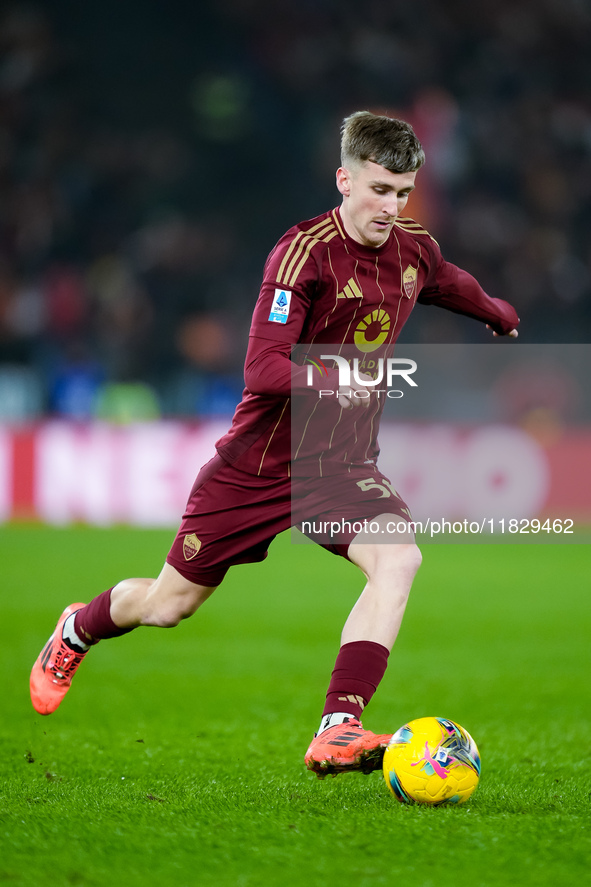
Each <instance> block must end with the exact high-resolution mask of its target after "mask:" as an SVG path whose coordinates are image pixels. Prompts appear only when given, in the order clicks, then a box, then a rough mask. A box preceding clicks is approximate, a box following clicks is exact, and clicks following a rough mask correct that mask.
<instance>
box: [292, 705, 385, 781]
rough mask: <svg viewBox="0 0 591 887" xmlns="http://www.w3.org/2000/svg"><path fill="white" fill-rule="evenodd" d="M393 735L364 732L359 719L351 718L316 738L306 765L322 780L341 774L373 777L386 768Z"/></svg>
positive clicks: (306, 759)
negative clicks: (358, 773) (358, 774)
mask: <svg viewBox="0 0 591 887" xmlns="http://www.w3.org/2000/svg"><path fill="white" fill-rule="evenodd" d="M391 739H392V734H376V733H372V732H371V731H370V730H364V729H363V725H362V723H361V721H358V720H357V718H348V719H347V720H345V721H343V723H342V724H335V725H334V727H329V728H328V730H323V731H322V733H319V734H318V735H317V736H315V737H314V739H313V740H312V742H311V744H310V748H309V749H308V751H307V752H306V757H305V758H304V761H305V763H306V767H307V768H308V770H313V771H314V773H316V775H317V776H318V778H319V779H324V777H325V776H329V775H330V776H337V774H339V773H349V772H354V771H359V772H361V773H371V772H372V771H373V770H379V769H380V768H381V766H382V758H383V757H384V751H385V749H386V746H387V745H388V743H389V742H390V740H391Z"/></svg>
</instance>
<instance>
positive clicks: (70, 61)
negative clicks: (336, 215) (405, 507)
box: [0, 0, 591, 421]
mask: <svg viewBox="0 0 591 887" xmlns="http://www.w3.org/2000/svg"><path fill="white" fill-rule="evenodd" d="M589 45H591V6H590V4H589V3H588V2H587V0H483V2H481V3H477V4H475V3H473V2H469V0H447V2H446V3H445V4H441V3H438V2H437V0H415V2H412V3H406V4H404V5H403V4H401V3H392V2H390V0H366V2H364V3H363V4H361V3H358V2H350V0H313V2H312V0H300V2H299V3H297V4H294V3H277V2H271V0H215V2H214V0H202V2H201V3H197V4H183V3H180V2H178V0H169V2H164V0H162V2H160V0H152V2H148V3H145V2H139V0H125V2H124V3H121V2H117V3H116V2H114V0H102V2H101V3H98V2H96V0H87V2H85V3H83V4H81V3H79V2H74V0H53V2H45V3H41V2H40V3H31V4H29V3H26V2H13V3H12V4H9V5H8V6H5V7H4V12H3V13H2V14H1V20H0V50H1V56H0V195H1V196H0V420H12V421H19V420H23V419H28V418H35V417H37V416H41V415H47V414H50V415H58V416H69V417H73V418H77V419H86V418H90V417H96V416H98V417H104V418H114V419H121V420H125V419H129V418H150V417H155V416H159V415H164V416H170V415H182V416H216V415H225V414H227V413H229V412H231V411H232V409H233V406H234V404H235V402H236V401H237V400H238V399H239V396H240V391H241V388H242V359H243V354H244V347H245V342H246V336H247V332H248V323H249V318H250V314H251V310H252V306H253V304H254V300H255V299H256V295H257V290H258V282H259V278H260V274H261V271H262V266H263V263H264V260H265V257H266V254H267V253H268V251H269V250H270V249H271V247H272V245H273V244H274V242H275V241H276V240H277V238H278V237H279V236H280V235H281V234H282V233H283V231H284V230H285V229H286V228H287V227H289V226H290V225H292V224H293V223H295V222H296V221H298V220H299V219H301V218H309V217H312V216H314V215H315V214H317V213H319V212H322V211H324V210H325V209H328V208H329V207H331V206H333V205H335V204H336V203H337V202H338V201H337V197H338V195H337V192H336V190H335V188H334V170H335V168H336V167H337V166H338V159H339V158H338V127H339V124H340V121H341V119H342V117H343V116H345V115H346V114H348V113H350V112H351V111H353V110H356V109H359V108H369V109H371V110H374V111H378V112H385V113H390V114H394V115H397V116H401V117H405V118H406V119H409V120H410V121H411V122H412V123H413V125H414V126H415V128H416V130H417V132H418V134H419V137H420V138H421V139H422V141H423V143H424V145H425V149H426V152H427V166H426V167H425V169H424V170H423V171H421V173H420V176H421V178H420V180H419V183H420V185H421V187H420V188H419V190H418V192H417V196H416V198H413V201H414V202H413V205H412V209H410V207H409V214H413V215H414V216H415V217H417V218H418V219H420V221H421V222H422V223H423V224H424V225H425V226H426V227H428V228H429V229H430V230H431V231H432V232H433V234H434V236H435V237H436V238H437V239H438V241H439V242H440V244H441V246H442V249H443V251H444V254H445V255H446V257H447V258H449V259H450V260H451V261H453V262H456V263H457V264H459V265H461V266H463V267H465V268H466V269H468V270H469V271H471V272H472V273H473V274H475V276H476V277H478V279H479V280H480V281H481V283H482V284H483V286H484V287H485V289H487V291H488V292H489V293H490V294H491V295H495V296H500V297H505V298H507V299H508V300H510V301H512V302H513V303H514V304H515V305H516V307H517V308H518V311H519V313H520V316H521V318H522V340H523V341H528V342H539V343H542V342H588V341H589V331H590V328H591V301H590V295H591V237H590V233H591V163H590V158H591V92H590V85H591V53H590V52H589ZM416 313H417V314H418V312H416ZM405 341H409V342H410V341H421V342H447V341H451V342H454V341H455V342H461V341H468V342H469V341H473V342H478V341H488V334H486V333H485V332H484V331H483V330H481V329H479V328H475V327H474V325H473V324H470V323H464V321H463V320H462V319H461V318H456V317H455V316H453V315H448V314H447V313H446V312H439V311H436V310H435V309H422V311H421V313H420V318H417V317H416V316H415V317H414V318H413V319H412V321H411V323H410V324H409V327H408V329H407V331H406V333H405Z"/></svg>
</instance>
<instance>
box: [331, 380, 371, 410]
mask: <svg viewBox="0 0 591 887" xmlns="http://www.w3.org/2000/svg"><path fill="white" fill-rule="evenodd" d="M358 375H359V379H360V381H359V382H358V381H357V379H351V384H350V385H348V386H347V388H339V396H338V401H339V404H340V405H341V406H342V407H343V409H345V410H352V409H354V408H355V407H364V408H365V409H367V407H368V406H369V402H370V400H371V393H372V389H371V388H366V386H365V385H364V384H363V383H364V382H372V383H373V381H374V380H373V379H372V377H371V376H369V375H368V374H367V373H359V374H358Z"/></svg>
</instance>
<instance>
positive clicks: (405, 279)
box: [402, 265, 419, 299]
mask: <svg viewBox="0 0 591 887" xmlns="http://www.w3.org/2000/svg"><path fill="white" fill-rule="evenodd" d="M418 274H419V271H418V268H413V266H412V265H407V267H406V271H404V272H403V274H402V283H403V284H404V294H405V295H406V297H407V299H411V298H412V297H413V296H414V293H415V287H416V285H417V277H418Z"/></svg>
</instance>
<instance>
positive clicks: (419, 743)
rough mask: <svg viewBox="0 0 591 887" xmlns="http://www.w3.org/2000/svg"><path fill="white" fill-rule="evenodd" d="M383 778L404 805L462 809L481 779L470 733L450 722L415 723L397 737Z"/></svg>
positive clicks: (422, 720)
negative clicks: (456, 805)
mask: <svg viewBox="0 0 591 887" xmlns="http://www.w3.org/2000/svg"><path fill="white" fill-rule="evenodd" d="M383 769H384V778H385V780H386V785H387V786H388V788H389V789H390V791H391V792H392V794H393V795H394V796H395V797H396V798H398V800H399V801H400V802H401V803H403V804H412V803H415V802H416V803H418V804H431V805H433V806H436V805H438V804H462V803H463V802H464V801H467V800H468V798H469V797H470V795H471V794H472V793H473V791H474V790H475V788H476V786H477V785H478V780H479V778H480V755H479V753H478V748H477V746H476V743H475V742H474V740H473V739H472V737H471V736H470V734H469V733H468V731H467V730H464V728H463V727H460V725H459V724H456V723H454V721H449V720H448V719H447V718H417V719H416V720H414V721H410V722H409V723H408V724H405V725H404V727H401V728H400V729H399V730H397V731H396V733H394V735H393V736H392V739H391V740H390V742H389V744H388V747H387V748H386V751H385V753H384V763H383Z"/></svg>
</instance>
